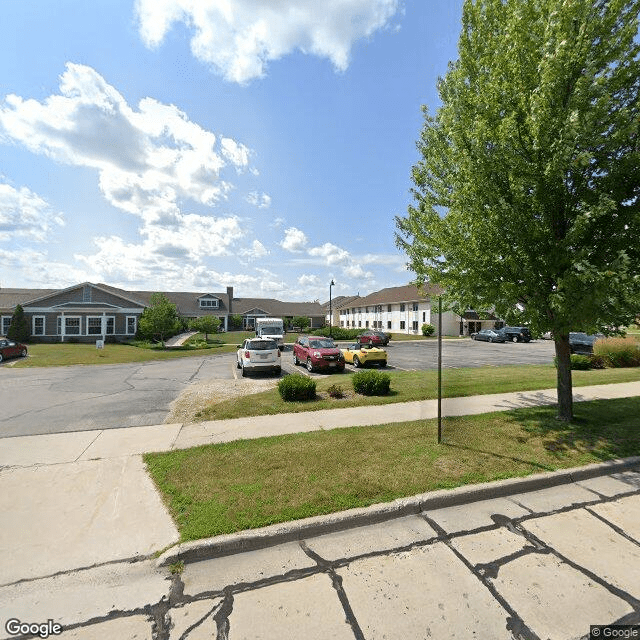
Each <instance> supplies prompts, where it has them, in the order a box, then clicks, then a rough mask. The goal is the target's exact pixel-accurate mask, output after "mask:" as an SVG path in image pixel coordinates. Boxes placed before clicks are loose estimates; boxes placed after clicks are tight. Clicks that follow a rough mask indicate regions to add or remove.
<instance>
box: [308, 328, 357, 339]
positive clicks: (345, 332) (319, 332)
mask: <svg viewBox="0 0 640 640" xmlns="http://www.w3.org/2000/svg"><path fill="white" fill-rule="evenodd" d="M363 331H364V329H345V328H343V327H332V329H331V337H332V338H334V339H335V340H355V339H356V338H357V337H358V336H359V335H360V334H361V333H362V332H363ZM311 333H312V334H313V335H314V336H324V337H325V338H326V337H328V336H329V327H322V329H314V330H313V331H312V332H311Z"/></svg>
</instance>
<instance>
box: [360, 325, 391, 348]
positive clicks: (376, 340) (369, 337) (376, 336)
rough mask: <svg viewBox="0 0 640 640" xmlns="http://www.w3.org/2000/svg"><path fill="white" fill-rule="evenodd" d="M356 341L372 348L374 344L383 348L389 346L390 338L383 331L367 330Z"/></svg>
mask: <svg viewBox="0 0 640 640" xmlns="http://www.w3.org/2000/svg"><path fill="white" fill-rule="evenodd" d="M357 340H358V342H359V343H360V344H368V345H371V346H373V345H374V344H376V345H377V344H382V345H384V346H385V347H386V346H387V345H388V344H389V340H391V336H390V335H389V334H388V333H385V332H384V331H376V330H375V329H369V330H368V331H365V332H364V333H361V334H360V335H359V336H358V337H357Z"/></svg>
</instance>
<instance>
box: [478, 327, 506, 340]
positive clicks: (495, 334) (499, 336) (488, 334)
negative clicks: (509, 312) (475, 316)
mask: <svg viewBox="0 0 640 640" xmlns="http://www.w3.org/2000/svg"><path fill="white" fill-rule="evenodd" d="M471 338H472V339H473V340H484V342H506V336H505V334H504V332H503V331H502V329H500V330H498V329H483V330H482V331H478V333H472V334H471Z"/></svg>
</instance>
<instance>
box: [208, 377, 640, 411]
mask: <svg viewBox="0 0 640 640" xmlns="http://www.w3.org/2000/svg"><path fill="white" fill-rule="evenodd" d="M387 373H389V375H390V376H391V391H390V393H389V395H386V396H380V397H366V396H359V395H355V394H353V393H351V394H350V395H348V396H347V397H345V398H342V399H333V398H330V397H329V396H328V394H327V389H328V388H329V387H330V386H331V385H334V384H337V385H340V386H341V387H342V388H343V390H345V391H353V387H352V384H351V373H344V374H333V375H329V376H325V377H323V378H316V380H317V386H316V392H317V396H318V398H317V399H316V400H310V401H305V402H285V401H284V400H282V398H281V397H280V394H279V393H278V389H277V388H274V389H270V390H269V391H264V392H262V393H256V394H251V395H247V396H244V397H238V398H234V399H232V400H228V401H225V402H218V403H212V404H211V405H209V406H208V407H206V408H205V409H203V410H201V411H199V412H198V413H197V414H196V418H195V419H196V420H198V421H202V420H221V419H228V418H241V417H244V416H257V415H273V414H276V413H301V412H305V411H318V410H320V409H335V408H338V407H358V406H366V405H377V404H390V403H393V402H411V401H414V400H428V399H433V398H437V397H438V373H437V371H435V370H430V371H388V372H387ZM572 374H573V375H572V379H573V386H574V387H580V386H585V385H592V384H611V383H616V382H630V381H635V380H640V367H635V368H629V369H593V370H591V371H573V372H572ZM442 378H443V382H442V393H443V397H446V398H453V397H458V396H472V395H482V394H488V393H507V392H510V391H533V390H536V389H552V388H555V387H556V368H555V367H554V366H553V365H521V366H520V365H510V366H504V367H475V368H471V367H470V368H464V369H445V370H444V371H443V374H442Z"/></svg>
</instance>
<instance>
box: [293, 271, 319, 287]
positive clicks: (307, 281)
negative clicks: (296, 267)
mask: <svg viewBox="0 0 640 640" xmlns="http://www.w3.org/2000/svg"><path fill="white" fill-rule="evenodd" d="M298 284H299V285H300V286H301V287H316V286H319V285H320V278H318V276H317V275H315V274H302V275H301V276H300V277H299V278H298Z"/></svg>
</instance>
